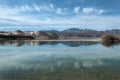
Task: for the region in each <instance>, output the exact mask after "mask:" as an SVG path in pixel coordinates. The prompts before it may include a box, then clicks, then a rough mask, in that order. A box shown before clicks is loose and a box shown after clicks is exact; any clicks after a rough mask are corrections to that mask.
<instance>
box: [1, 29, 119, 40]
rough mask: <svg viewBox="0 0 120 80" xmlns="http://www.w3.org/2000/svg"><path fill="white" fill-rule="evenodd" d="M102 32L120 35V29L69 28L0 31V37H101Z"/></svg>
mask: <svg viewBox="0 0 120 80" xmlns="http://www.w3.org/2000/svg"><path fill="white" fill-rule="evenodd" d="M104 34H110V35H120V29H113V30H105V31H97V30H89V29H84V30H82V29H78V28H70V29H66V30H63V31H57V30H49V31H48V30H42V31H20V30H16V31H9V32H6V31H1V32H0V39H80V38H81V37H101V36H102V35H104Z"/></svg>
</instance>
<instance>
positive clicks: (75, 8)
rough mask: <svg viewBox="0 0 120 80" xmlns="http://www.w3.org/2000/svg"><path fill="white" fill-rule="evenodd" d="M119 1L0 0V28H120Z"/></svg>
mask: <svg viewBox="0 0 120 80" xmlns="http://www.w3.org/2000/svg"><path fill="white" fill-rule="evenodd" d="M119 5H120V0H0V30H15V29H24V30H29V29H31V30H32V29H35V30H38V29H47V30H50V29H57V30H63V29H67V28H80V29H96V30H106V29H120V6H119Z"/></svg>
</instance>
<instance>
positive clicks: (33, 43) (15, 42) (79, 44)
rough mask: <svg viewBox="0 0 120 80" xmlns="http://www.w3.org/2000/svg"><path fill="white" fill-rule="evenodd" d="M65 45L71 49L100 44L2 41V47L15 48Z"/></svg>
mask: <svg viewBox="0 0 120 80" xmlns="http://www.w3.org/2000/svg"><path fill="white" fill-rule="evenodd" d="M57 44H64V45H67V46H70V47H78V46H89V45H95V44H98V42H81V41H80V42H74V41H73V42H44V41H42V42H41V41H24V40H8V41H0V45H2V46H4V45H14V46H17V47H19V46H24V45H39V46H40V45H57Z"/></svg>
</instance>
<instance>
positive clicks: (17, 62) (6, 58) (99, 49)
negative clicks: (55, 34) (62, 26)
mask: <svg viewBox="0 0 120 80" xmlns="http://www.w3.org/2000/svg"><path fill="white" fill-rule="evenodd" d="M0 80H120V46H119V45H115V46H113V45H112V46H111V45H108V44H104V45H103V44H100V43H96V42H38V41H37V42H35V41H0Z"/></svg>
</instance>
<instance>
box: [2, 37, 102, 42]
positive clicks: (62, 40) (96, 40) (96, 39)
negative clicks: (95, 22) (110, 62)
mask: <svg viewBox="0 0 120 80" xmlns="http://www.w3.org/2000/svg"><path fill="white" fill-rule="evenodd" d="M0 41H3V40H0ZM4 41H40V42H74V41H75V42H80V41H81V42H101V38H86V39H84V38H81V39H50V40H45V39H44V40H38V39H32V40H31V39H30V40H25V39H21V40H20V39H18V40H12V39H11V40H4Z"/></svg>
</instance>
